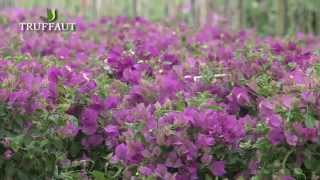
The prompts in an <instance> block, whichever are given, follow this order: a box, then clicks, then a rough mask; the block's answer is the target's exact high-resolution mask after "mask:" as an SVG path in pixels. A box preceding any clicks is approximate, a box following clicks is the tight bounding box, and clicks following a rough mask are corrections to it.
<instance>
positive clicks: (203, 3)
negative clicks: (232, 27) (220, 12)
mask: <svg viewBox="0 0 320 180" xmlns="http://www.w3.org/2000/svg"><path fill="white" fill-rule="evenodd" d="M198 2H199V22H200V25H201V26H203V25H205V24H206V23H207V17H208V12H207V10H208V9H207V0H199V1H198Z"/></svg>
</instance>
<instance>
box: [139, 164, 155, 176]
mask: <svg viewBox="0 0 320 180" xmlns="http://www.w3.org/2000/svg"><path fill="white" fill-rule="evenodd" d="M138 171H139V173H141V174H142V175H143V176H151V175H152V169H151V168H149V167H147V166H140V167H139V168H138Z"/></svg>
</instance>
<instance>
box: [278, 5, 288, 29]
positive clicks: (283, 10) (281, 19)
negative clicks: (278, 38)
mask: <svg viewBox="0 0 320 180" xmlns="http://www.w3.org/2000/svg"><path fill="white" fill-rule="evenodd" d="M276 6H277V20H276V21H277V22H276V32H277V35H284V34H285V33H286V26H287V9H288V2H287V0H277V1H276Z"/></svg>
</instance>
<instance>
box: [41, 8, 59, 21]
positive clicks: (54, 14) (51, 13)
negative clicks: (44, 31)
mask: <svg viewBox="0 0 320 180" xmlns="http://www.w3.org/2000/svg"><path fill="white" fill-rule="evenodd" d="M40 18H41V19H42V20H43V21H45V22H48V23H52V22H54V21H56V20H57V19H58V10H57V9H49V8H48V9H47V17H43V16H41V17H40Z"/></svg>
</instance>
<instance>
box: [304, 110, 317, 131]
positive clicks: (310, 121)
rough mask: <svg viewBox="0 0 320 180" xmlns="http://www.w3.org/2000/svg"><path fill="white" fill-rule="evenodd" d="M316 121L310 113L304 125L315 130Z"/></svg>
mask: <svg viewBox="0 0 320 180" xmlns="http://www.w3.org/2000/svg"><path fill="white" fill-rule="evenodd" d="M316 120H317V119H316V118H315V117H314V116H313V115H311V114H310V113H308V114H306V117H305V121H304V123H305V125H306V126H307V127H308V128H313V127H314V126H315V123H316Z"/></svg>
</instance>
